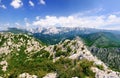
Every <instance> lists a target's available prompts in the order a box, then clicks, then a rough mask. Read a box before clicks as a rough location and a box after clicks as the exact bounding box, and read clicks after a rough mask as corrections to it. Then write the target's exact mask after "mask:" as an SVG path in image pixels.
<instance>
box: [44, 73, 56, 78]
mask: <svg viewBox="0 0 120 78" xmlns="http://www.w3.org/2000/svg"><path fill="white" fill-rule="evenodd" d="M43 78H57V73H48V74H47V75H46V76H44V77H43Z"/></svg>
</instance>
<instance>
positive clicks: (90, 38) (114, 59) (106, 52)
mask: <svg viewBox="0 0 120 78" xmlns="http://www.w3.org/2000/svg"><path fill="white" fill-rule="evenodd" d="M11 29H12V30H11ZM11 29H8V30H7V31H4V32H9V31H10V30H11V31H10V32H13V33H15V34H16V31H19V33H23V34H29V35H30V36H32V37H34V38H36V39H38V40H40V41H42V42H43V43H44V44H46V45H55V44H58V43H60V42H61V41H64V40H66V39H69V40H73V39H74V38H75V37H76V36H79V37H80V38H81V39H82V40H83V42H84V43H85V45H86V46H87V48H88V49H89V50H90V51H91V53H92V54H93V55H94V56H96V57H98V58H99V59H101V60H102V61H103V62H104V63H106V65H107V66H109V67H110V68H112V69H113V70H117V71H120V66H119V65H120V62H119V61H120V59H119V57H120V34H119V31H113V30H98V29H92V28H80V27H75V28H67V27H47V28H44V27H39V28H35V29H26V30H25V29H17V28H11ZM3 41H4V40H3ZM103 56H104V57H103Z"/></svg>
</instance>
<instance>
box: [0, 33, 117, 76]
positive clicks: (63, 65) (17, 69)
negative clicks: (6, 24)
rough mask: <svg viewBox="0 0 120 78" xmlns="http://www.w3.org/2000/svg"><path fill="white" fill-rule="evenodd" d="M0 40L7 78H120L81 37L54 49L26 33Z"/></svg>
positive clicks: (1, 70)
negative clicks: (49, 77) (47, 76)
mask: <svg viewBox="0 0 120 78" xmlns="http://www.w3.org/2000/svg"><path fill="white" fill-rule="evenodd" d="M3 39H4V40H5V41H3ZM0 40H1V42H2V41H3V42H2V44H1V46H0V58H1V59H0V76H2V77H3V78H17V77H18V78H26V77H28V78H41V77H44V78H46V76H45V75H49V74H50V75H51V74H52V75H54V76H52V75H51V76H52V78H53V77H58V78H72V77H78V78H87V77H89V78H94V77H96V78H103V77H104V76H106V77H111V76H113V77H115V78H119V75H118V74H119V73H118V72H114V71H112V70H110V69H108V67H107V66H106V65H105V64H104V63H103V62H102V61H100V60H99V59H97V58H96V57H94V56H93V55H92V54H91V52H90V51H89V50H88V49H87V47H86V46H85V45H84V43H83V42H82V40H81V39H80V38H76V39H74V40H65V41H64V42H60V43H59V44H56V45H50V46H45V45H42V44H41V42H38V41H37V40H36V39H35V38H32V37H30V36H27V35H25V34H12V33H0ZM78 72H79V73H78ZM107 72H109V73H107ZM54 73H55V74H54Z"/></svg>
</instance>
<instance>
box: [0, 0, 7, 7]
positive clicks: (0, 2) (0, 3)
mask: <svg viewBox="0 0 120 78" xmlns="http://www.w3.org/2000/svg"><path fill="white" fill-rule="evenodd" d="M0 8H3V9H7V7H6V6H5V5H3V4H2V0H0Z"/></svg>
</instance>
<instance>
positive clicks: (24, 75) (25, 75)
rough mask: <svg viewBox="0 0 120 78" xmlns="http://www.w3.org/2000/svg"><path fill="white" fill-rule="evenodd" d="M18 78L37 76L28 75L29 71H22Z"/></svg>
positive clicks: (34, 76)
mask: <svg viewBox="0 0 120 78" xmlns="http://www.w3.org/2000/svg"><path fill="white" fill-rule="evenodd" d="M18 78H38V77H37V76H36V75H30V74H29V73H22V74H20V75H19V76H18Z"/></svg>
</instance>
